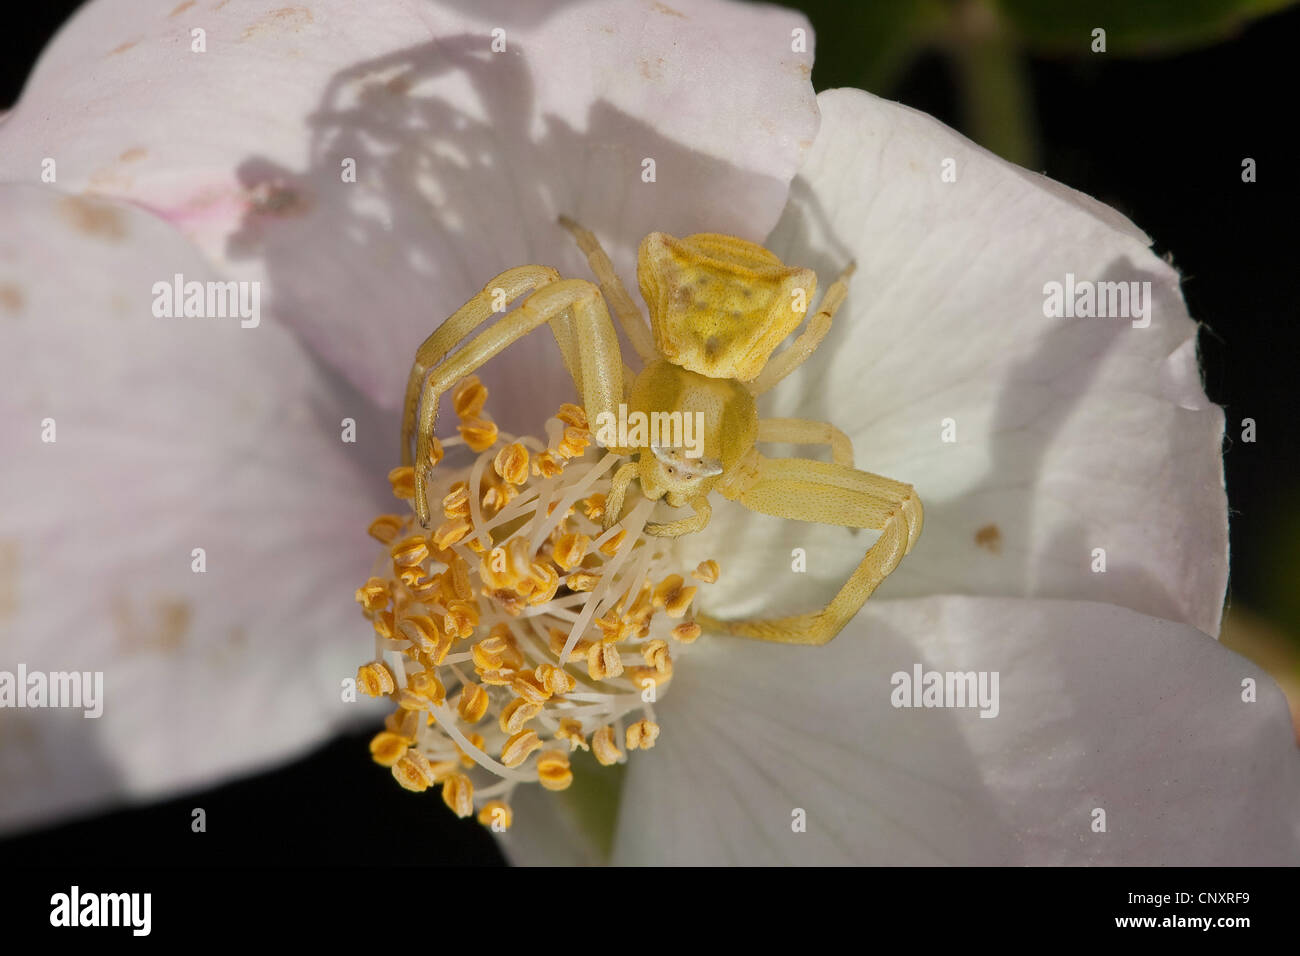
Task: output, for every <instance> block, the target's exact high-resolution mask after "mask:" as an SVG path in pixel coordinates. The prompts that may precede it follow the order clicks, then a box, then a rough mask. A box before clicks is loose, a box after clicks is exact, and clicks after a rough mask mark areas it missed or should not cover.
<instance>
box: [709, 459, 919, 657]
mask: <svg viewBox="0 0 1300 956" xmlns="http://www.w3.org/2000/svg"><path fill="white" fill-rule="evenodd" d="M756 458H757V461H756V463H755V464H754V466H753V467H752V468H751V469H746V472H747V474H746V477H745V478H744V479H743V480H742V481H741V483H740V484H739V485H738V486H737V485H732V486H730V487H725V488H720V489H719V491H721V493H722V494H723V495H724V496H725V497H727V498H731V499H732V500H734V501H739V502H740V503H741V504H742V505H744V506H745V507H746V508H749V509H750V510H751V511H757V512H760V513H762V514H769V515H775V516H776V517H778V518H792V519H795V520H797V521H816V522H820V523H823V524H834V525H841V526H843V527H849V528H872V529H878V530H879V531H880V537H879V538H877V539H876V542H875V543H874V544H873V545H872V546H871V548H870V549H868V551H867V553H866V555H865V556H864V557H863V559H862V562H861V563H860V564H859V565H858V568H857V570H856V571H854V572H853V575H852V576H851V577H850V578H849V579H848V581H846V582H845V583H844V586H843V587H841V588H840V591H839V593H838V594H836V595H835V597H834V598H833V599H832V600H831V602H830V603H829V604H827V605H826V607H824V608H822V609H821V610H820V611H813V612H810V613H807V614H797V615H794V616H792V617H782V618H768V619H764V620H756V621H721V620H718V619H716V618H712V617H707V616H705V615H697V617H696V620H697V621H699V622H700V624H701V625H704V626H705V627H713V628H717V629H718V630H721V631H724V632H726V633H728V634H736V635H738V636H740V637H752V638H757V639H759V640H764V641H776V642H779V643H782V644H825V643H826V642H827V641H829V640H830V639H831V638H833V637H834V636H835V635H836V634H838V633H839V632H840V630H841V629H842V628H843V627H844V625H845V624H847V623H848V622H849V620H850V619H851V618H852V617H853V615H854V614H856V613H857V612H858V610H859V609H860V608H861V607H862V605H863V604H865V603H866V601H867V598H869V597H871V594H872V592H873V591H875V589H876V588H877V586H879V584H880V582H881V581H883V580H884V579H885V578H886V577H888V575H889V574H890V572H891V571H893V570H894V568H896V567H898V563H899V562H900V561H901V560H902V559H903V556H904V555H905V554H907V553H908V552H909V551H911V550H912V545H913V544H915V543H916V539H917V538H918V537H919V536H920V534H921V524H922V510H921V501H920V499H919V498H917V496H916V491H915V490H914V489H913V488H912V486H911V485H907V484H904V483H903V482H901V481H894V480H892V479H890V478H884V477H881V476H880V475H873V474H870V473H869V472H865V471H858V470H857V469H855V468H847V467H845V466H843V465H837V464H831V463H828V462H824V461H813V460H811V459H807V458H764V457H763V456H762V455H756Z"/></svg>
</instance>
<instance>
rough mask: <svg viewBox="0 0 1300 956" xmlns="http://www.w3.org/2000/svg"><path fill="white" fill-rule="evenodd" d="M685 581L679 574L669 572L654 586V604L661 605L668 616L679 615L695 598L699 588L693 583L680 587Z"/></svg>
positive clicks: (683, 612)
mask: <svg viewBox="0 0 1300 956" xmlns="http://www.w3.org/2000/svg"><path fill="white" fill-rule="evenodd" d="M684 583H685V581H684V580H683V578H682V576H681V575H680V574H670V575H668V577H666V578H664V579H663V581H661V582H660V583H659V587H657V588H655V596H654V605H655V607H661V608H663V609H664V612H665V613H666V614H667V615H668V616H669V617H681V616H682V615H683V614H685V613H686V609H687V608H688V607H690V606H691V601H693V600H694V599H695V593H696V592H697V591H698V590H699V588H697V587H695V585H691V586H690V587H682V585H683V584H684Z"/></svg>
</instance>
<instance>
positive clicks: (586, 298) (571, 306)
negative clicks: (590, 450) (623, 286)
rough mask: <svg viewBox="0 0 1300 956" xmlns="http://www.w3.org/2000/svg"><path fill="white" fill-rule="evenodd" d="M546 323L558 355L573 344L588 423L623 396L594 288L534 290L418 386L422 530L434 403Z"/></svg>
mask: <svg viewBox="0 0 1300 956" xmlns="http://www.w3.org/2000/svg"><path fill="white" fill-rule="evenodd" d="M566 313H567V316H568V318H566V317H565V316H566ZM546 322H552V323H553V324H559V328H557V329H556V330H555V335H556V340H557V342H559V343H560V348H561V351H566V350H567V349H566V345H567V346H569V347H570V348H572V347H573V346H576V348H573V351H575V352H576V353H577V354H576V355H575V356H574V357H573V359H572V360H571V361H566V363H565V364H566V365H567V366H568V368H569V373H570V375H571V376H572V377H573V380H574V385H575V386H576V387H577V389H578V395H579V396H580V398H581V399H582V402H583V405H584V407H585V408H586V410H587V414H588V415H589V416H590V418H591V420H592V421H595V420H596V418H597V416H599V415H600V414H601V413H602V412H608V413H609V414H613V413H614V410H615V409H616V408H617V407H618V403H619V402H620V401H621V400H622V398H623V356H622V354H621V352H620V351H619V347H618V336H617V334H616V333H615V332H614V325H613V323H612V322H610V318H609V312H608V311H607V310H606V308H605V300H604V299H602V298H601V295H600V289H599V288H597V287H596V286H595V285H594V284H592V283H590V282H587V281H586V280H584V279H563V280H560V281H558V282H554V283H551V284H549V285H545V286H543V287H542V288H541V289H538V290H537V291H536V292H534V293H533V294H532V295H530V296H529V297H528V298H527V299H525V300H524V302H523V304H522V305H520V306H519V308H517V309H515V311H513V312H510V313H508V314H506V315H505V316H504V317H503V318H502V319H501V320H500V321H499V322H497V323H496V324H495V325H493V326H491V327H490V328H487V329H485V330H484V331H482V332H480V333H479V334H478V335H476V336H475V337H474V338H473V339H471V340H470V342H469V344H467V345H465V346H464V347H463V348H461V349H460V350H459V351H457V352H456V353H455V354H454V355H452V356H451V357H450V358H448V359H447V360H446V361H445V362H443V363H441V364H440V365H438V366H437V367H435V368H434V369H433V371H432V373H431V374H430V375H429V378H428V381H426V382H425V383H424V387H423V390H422V391H421V398H420V406H419V407H420V419H419V424H418V426H417V428H416V436H415V440H416V449H415V461H416V468H415V512H416V517H417V518H418V519H419V522H420V525H421V526H422V527H425V528H427V527H428V526H429V502H428V494H427V488H428V473H429V469H430V468H431V467H432V462H431V461H430V457H429V450H430V447H431V446H432V439H433V435H434V430H435V429H436V428H437V424H438V400H439V399H440V398H441V397H442V394H443V392H445V391H447V390H448V389H449V388H451V386H452V385H454V384H455V383H456V382H458V381H460V380H461V379H462V378H464V377H465V376H466V375H469V374H470V373H471V372H473V371H474V370H475V369H477V368H479V367H480V366H481V365H483V364H484V363H485V362H487V361H489V360H490V359H491V358H493V357H494V356H496V355H497V354H498V353H500V352H501V351H502V350H503V349H505V347H506V346H507V345H510V344H511V343H512V342H515V341H516V340H518V339H520V338H522V337H523V336H525V335H527V334H528V333H529V332H531V331H533V330H534V329H535V328H537V327H538V326H539V325H542V324H543V323H546ZM570 336H571V339H570Z"/></svg>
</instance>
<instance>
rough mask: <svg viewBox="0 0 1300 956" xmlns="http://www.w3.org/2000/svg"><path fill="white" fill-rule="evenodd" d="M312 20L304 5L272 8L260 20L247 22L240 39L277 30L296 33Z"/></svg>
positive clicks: (248, 38) (247, 38)
mask: <svg viewBox="0 0 1300 956" xmlns="http://www.w3.org/2000/svg"><path fill="white" fill-rule="evenodd" d="M313 20H314V18H313V17H312V15H311V11H310V10H308V9H307V8H306V7H281V8H280V9H279V10H272V11H271V12H270V13H268V14H267V15H266V16H264V17H262V18H261V19H260V20H258V21H256V22H254V23H251V24H249V26H248V28H247V29H245V30H244V35H243V36H241V37H240V39H241V40H251V39H252V38H253V37H256V36H260V35H262V34H265V33H270V32H273V31H277V30H284V31H288V32H290V33H297V32H298V31H300V30H301V29H302V28H303V27H305V26H306V25H307V24H309V23H312V22H313Z"/></svg>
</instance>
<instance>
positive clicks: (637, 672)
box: [626, 657, 673, 690]
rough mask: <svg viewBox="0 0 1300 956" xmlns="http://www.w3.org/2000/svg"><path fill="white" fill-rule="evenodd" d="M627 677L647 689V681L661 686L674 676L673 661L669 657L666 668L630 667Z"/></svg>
mask: <svg viewBox="0 0 1300 956" xmlns="http://www.w3.org/2000/svg"><path fill="white" fill-rule="evenodd" d="M626 676H627V679H628V680H630V681H631V682H632V683H633V684H635V685H636V686H637V687H639V688H641V689H643V690H644V689H645V686H646V681H649V682H650V683H652V684H654V685H655V686H656V687H659V686H661V685H663V684H666V683H668V682H669V681H670V680H672V678H673V661H672V658H671V657H670V658H668V659H667V660H666V661H665V669H664V670H659V668H657V667H629V668H628V669H627V675H626Z"/></svg>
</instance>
